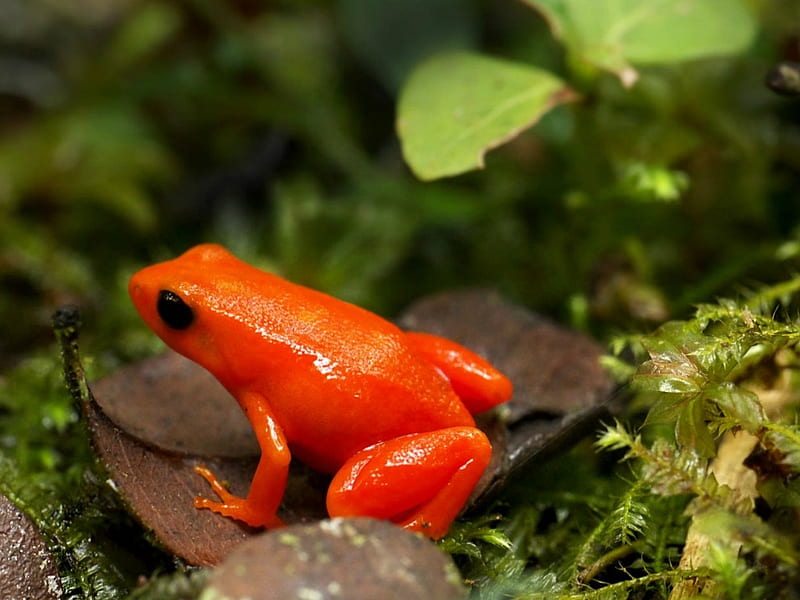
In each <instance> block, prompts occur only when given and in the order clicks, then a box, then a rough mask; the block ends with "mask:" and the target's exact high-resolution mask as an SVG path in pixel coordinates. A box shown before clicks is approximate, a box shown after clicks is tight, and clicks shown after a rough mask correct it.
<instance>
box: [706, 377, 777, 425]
mask: <svg viewBox="0 0 800 600" xmlns="http://www.w3.org/2000/svg"><path fill="white" fill-rule="evenodd" d="M706 394H707V396H708V398H710V399H711V400H713V401H714V402H716V403H717V405H718V406H719V407H720V408H721V409H722V411H723V412H724V413H725V416H726V417H728V418H729V419H731V421H732V422H733V423H735V424H736V425H737V426H740V427H743V428H744V429H745V430H747V431H749V432H750V433H755V432H756V430H757V429H758V428H759V427H760V426H761V424H762V423H763V422H764V421H765V420H766V419H767V416H766V414H765V413H764V408H763V407H762V406H761V403H760V402H759V401H758V396H756V394H755V393H753V392H751V391H750V390H747V389H744V388H742V387H739V386H737V385H735V384H733V383H731V382H730V381H726V382H723V383H720V384H719V385H715V386H711V387H710V388H709V389H708V390H707V391H706Z"/></svg>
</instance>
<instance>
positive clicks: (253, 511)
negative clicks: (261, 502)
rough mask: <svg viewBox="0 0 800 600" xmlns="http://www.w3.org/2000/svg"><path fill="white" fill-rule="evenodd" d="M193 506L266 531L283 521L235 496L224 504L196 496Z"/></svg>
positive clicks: (281, 523) (279, 525)
mask: <svg viewBox="0 0 800 600" xmlns="http://www.w3.org/2000/svg"><path fill="white" fill-rule="evenodd" d="M194 506H195V508H206V509H208V510H211V511H214V512H215V513H217V514H218V515H222V516H223V517H228V518H231V519H236V520H237V521H242V522H244V523H246V524H248V525H250V526H251V527H266V528H267V529H272V528H274V527H282V526H283V525H284V523H283V521H281V520H280V519H279V518H278V517H277V516H276V515H274V514H265V513H263V512H262V511H259V510H258V509H257V507H256V508H254V507H253V506H252V503H251V502H248V501H247V500H246V499H244V498H238V497H236V496H230V497H229V499H228V500H226V501H224V502H215V501H213V500H209V499H208V498H203V497H201V496H198V497H196V498H195V499H194Z"/></svg>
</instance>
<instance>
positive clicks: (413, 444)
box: [328, 427, 492, 539]
mask: <svg viewBox="0 0 800 600" xmlns="http://www.w3.org/2000/svg"><path fill="white" fill-rule="evenodd" d="M491 456H492V447H491V445H490V444H489V440H488V439H487V438H486V436H485V435H484V434H483V432H482V431H480V430H479V429H476V428H474V427H450V428H447V429H439V430H436V431H429V432H425V433H414V434H410V435H405V436H402V437H399V438H395V439H392V440H388V441H385V442H381V443H379V444H375V445H373V446H369V447H368V448H365V449H364V450H361V451H360V452H357V453H356V454H355V455H354V456H352V457H351V458H350V459H349V460H348V461H347V462H346V463H345V464H344V465H343V466H342V468H341V469H340V470H339V471H338V472H337V473H336V475H335V476H334V478H333V481H332V482H331V485H330V488H329V489H328V512H329V513H330V515H331V516H332V517H337V516H368V517H375V518H379V519H388V520H390V521H392V522H394V523H396V524H398V525H400V526H402V527H405V528H406V529H410V530H413V531H420V532H422V533H424V534H425V535H427V536H429V537H431V538H434V539H438V538H440V537H442V536H443V535H444V534H445V533H447V530H448V528H449V527H450V523H452V521H453V519H455V518H456V516H457V515H458V513H459V511H460V510H461V508H462V507H463V506H464V503H465V502H466V500H467V498H468V497H469V494H470V492H471V491H472V489H473V488H474V487H475V484H476V483H477V481H478V479H479V478H480V476H481V474H482V473H483V471H484V470H485V469H486V466H487V465H488V464H489V460H490V459H491Z"/></svg>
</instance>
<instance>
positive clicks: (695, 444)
mask: <svg viewBox="0 0 800 600" xmlns="http://www.w3.org/2000/svg"><path fill="white" fill-rule="evenodd" d="M675 440H676V441H677V442H678V445H679V446H682V447H684V448H690V449H692V450H694V451H695V452H697V454H699V455H700V456H701V457H703V458H710V457H712V456H714V454H715V452H716V450H717V447H716V444H715V443H714V438H713V437H711V432H710V431H709V430H708V425H707V424H706V414H705V403H704V402H703V401H702V400H701V399H699V398H696V399H694V400H692V401H690V402H689V403H688V405H687V406H686V409H684V410H683V411H681V413H680V414H679V415H678V421H677V423H676V424H675Z"/></svg>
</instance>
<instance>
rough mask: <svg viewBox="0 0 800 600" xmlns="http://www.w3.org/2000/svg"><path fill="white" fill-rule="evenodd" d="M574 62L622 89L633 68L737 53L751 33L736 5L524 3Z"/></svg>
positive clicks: (689, 0)
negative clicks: (612, 78)
mask: <svg viewBox="0 0 800 600" xmlns="http://www.w3.org/2000/svg"><path fill="white" fill-rule="evenodd" d="M525 2H527V3H528V4H530V5H531V6H533V7H534V8H535V9H537V10H539V11H541V12H542V13H543V15H544V16H545V18H546V19H547V20H548V22H549V24H550V27H551V29H552V30H553V33H554V34H555V35H556V37H558V38H560V39H561V40H562V41H563V42H564V44H565V45H566V46H567V48H568V49H569V51H570V52H571V53H572V54H573V55H574V56H575V57H577V58H578V59H580V60H583V61H585V62H588V63H590V64H593V65H596V66H598V67H600V68H602V69H606V70H608V71H611V72H613V73H615V74H616V75H617V76H618V77H619V78H620V79H621V80H622V81H623V83H625V84H626V85H632V84H633V83H634V82H635V81H636V79H637V77H638V74H637V73H636V71H635V69H634V68H633V67H632V66H631V65H632V64H656V63H668V62H677V61H684V60H691V59H696V58H702V57H706V56H719V55H728V54H736V53H738V52H741V51H743V50H745V49H746V48H747V47H748V46H749V45H750V44H751V42H752V41H753V38H754V37H755V34H756V22H755V20H754V18H753V16H752V15H751V14H750V12H749V11H748V10H747V8H745V6H744V5H743V3H742V2H741V1H740V0H647V1H644V0H525Z"/></svg>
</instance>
